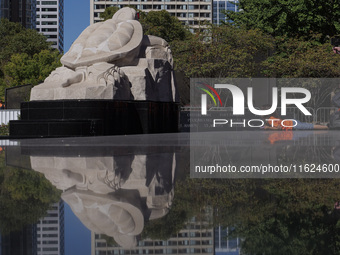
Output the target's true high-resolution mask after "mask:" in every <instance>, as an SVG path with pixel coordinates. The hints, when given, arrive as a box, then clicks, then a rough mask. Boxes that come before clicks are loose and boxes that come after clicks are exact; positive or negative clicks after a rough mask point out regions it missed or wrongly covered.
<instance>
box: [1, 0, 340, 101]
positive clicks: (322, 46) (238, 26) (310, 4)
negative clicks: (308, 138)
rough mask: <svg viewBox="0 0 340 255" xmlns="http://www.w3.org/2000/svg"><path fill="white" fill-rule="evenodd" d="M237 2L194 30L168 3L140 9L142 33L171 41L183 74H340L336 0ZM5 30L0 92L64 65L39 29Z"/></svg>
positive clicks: (106, 15) (111, 10) (10, 25)
mask: <svg viewBox="0 0 340 255" xmlns="http://www.w3.org/2000/svg"><path fill="white" fill-rule="evenodd" d="M239 9H240V11H239V12H232V11H227V12H226V13H225V14H226V17H227V18H228V19H230V20H232V21H233V22H232V23H231V22H227V23H224V24H222V25H219V26H217V25H212V24H207V23H203V24H201V29H200V31H199V32H197V33H195V34H192V33H190V32H189V29H188V27H187V26H184V25H182V24H181V22H180V21H179V20H178V19H177V18H176V17H174V16H171V15H170V14H169V13H168V12H166V11H165V10H163V11H150V12H148V13H147V14H146V13H144V12H142V11H138V12H139V16H140V22H141V24H142V26H143V29H144V32H145V34H149V35H156V36H160V37H162V38H164V39H165V40H167V41H168V42H169V43H170V44H171V46H172V51H173V54H174V62H175V69H176V71H178V72H180V73H181V75H183V76H184V77H186V78H193V77H291V78H293V77H328V78H332V77H339V76H340V68H339V66H340V65H339V64H340V56H339V55H335V54H333V53H332V50H331V45H330V43H329V40H330V38H331V37H333V36H335V35H337V34H340V8H339V3H338V1H335V0H331V1H327V3H323V2H320V1H317V0H306V1H300V0H266V1H262V0H240V1H239ZM117 10H118V8H117V7H109V8H107V9H106V10H105V12H104V13H102V14H101V17H102V18H103V19H104V20H105V19H109V18H111V17H112V15H113V14H114V13H115V12H116V11H117ZM0 36H1V38H2V39H1V41H0V88H1V89H0V98H2V97H3V92H4V88H6V87H11V86H17V85H23V84H28V83H30V84H33V85H35V84H38V83H40V82H42V81H43V80H44V79H45V78H46V76H47V75H48V74H49V73H50V72H51V71H52V70H53V69H55V68H56V67H58V66H60V62H59V59H60V57H61V55H60V54H59V53H58V52H57V51H56V50H53V49H52V48H51V47H50V44H49V43H47V42H46V39H45V37H43V36H42V35H41V34H39V33H38V32H36V31H34V30H27V29H24V28H22V27H21V26H20V25H19V24H15V23H11V22H9V21H7V20H4V19H3V20H1V21H0Z"/></svg>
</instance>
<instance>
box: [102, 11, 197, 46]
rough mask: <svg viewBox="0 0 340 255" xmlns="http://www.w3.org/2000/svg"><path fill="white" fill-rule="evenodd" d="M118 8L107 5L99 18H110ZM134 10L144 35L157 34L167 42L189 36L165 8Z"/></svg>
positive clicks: (185, 28)
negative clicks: (143, 10) (144, 10)
mask: <svg viewBox="0 0 340 255" xmlns="http://www.w3.org/2000/svg"><path fill="white" fill-rule="evenodd" d="M132 8H133V7H132ZM118 10H119V8H118V7H115V6H111V7H108V8H106V9H105V11H104V12H103V13H101V14H100V18H102V19H103V20H108V19H111V18H112V16H113V15H114V14H115V13H116V12H117V11H118ZM136 11H137V12H138V14H139V21H140V23H141V25H142V27H143V32H144V34H146V35H154V36H159V37H161V38H163V39H164V40H165V41H167V42H168V43H171V42H173V41H175V40H185V39H187V38H189V37H190V36H191V33H190V31H189V30H188V28H187V27H186V26H183V25H182V23H181V21H180V20H179V19H178V18H176V17H174V16H171V14H170V13H169V12H167V11H165V10H162V11H150V12H148V13H145V12H142V11H140V10H137V9H136Z"/></svg>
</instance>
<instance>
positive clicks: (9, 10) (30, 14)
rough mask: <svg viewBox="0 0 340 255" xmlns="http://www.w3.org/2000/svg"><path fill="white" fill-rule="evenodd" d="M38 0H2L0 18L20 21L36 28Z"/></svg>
mask: <svg viewBox="0 0 340 255" xmlns="http://www.w3.org/2000/svg"><path fill="white" fill-rule="evenodd" d="M35 6H36V0H0V18H6V19H8V20H10V21H12V22H19V23H21V24H22V25H23V26H24V27H26V28H31V29H34V28H35V20H36V16H35Z"/></svg>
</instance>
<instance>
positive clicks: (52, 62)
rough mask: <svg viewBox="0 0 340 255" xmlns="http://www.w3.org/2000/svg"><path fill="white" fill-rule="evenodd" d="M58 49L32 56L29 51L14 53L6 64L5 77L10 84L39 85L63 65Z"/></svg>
mask: <svg viewBox="0 0 340 255" xmlns="http://www.w3.org/2000/svg"><path fill="white" fill-rule="evenodd" d="M60 57H61V55H60V54H59V52H58V51H57V50H42V51H40V52H39V53H36V54H34V55H33V56H32V57H31V56H29V55H28V54H27V53H21V54H13V55H12V56H11V59H10V61H9V62H7V64H5V65H4V67H3V71H4V77H5V80H6V81H7V83H8V86H17V85H24V84H32V85H37V84H39V83H40V82H43V81H44V79H45V78H46V77H47V76H48V75H49V74H50V73H51V72H52V71H53V70H54V69H56V68H57V67H59V66H61V63H60Z"/></svg>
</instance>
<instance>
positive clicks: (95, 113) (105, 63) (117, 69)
mask: <svg viewBox="0 0 340 255" xmlns="http://www.w3.org/2000/svg"><path fill="white" fill-rule="evenodd" d="M136 17H137V15H136V11H135V10H134V9H132V8H128V7H125V8H122V9H120V10H119V11H117V12H116V13H115V14H114V15H113V17H112V19H109V20H106V21H105V22H99V23H95V24H93V25H90V26H89V27H88V28H86V29H85V30H84V31H83V32H82V33H81V34H80V36H79V37H78V38H77V40H76V41H75V42H74V43H73V44H72V46H71V48H70V50H69V51H68V52H67V53H66V54H65V55H64V56H63V57H62V58H61V63H62V65H63V66H62V67H59V68H57V69H56V70H54V71H53V72H52V73H51V74H50V75H49V76H48V77H47V78H46V79H45V81H44V83H42V84H40V85H37V86H35V87H34V88H33V89H32V91H31V96H30V102H24V103H22V106H21V122H20V121H16V122H14V121H13V122H12V123H11V124H12V127H11V130H10V133H11V135H12V136H24V137H26V136H27V137H36V136H42V137H53V136H86V135H115V134H134V133H159V132H176V131H177V129H178V113H179V110H178V107H179V104H178V102H179V96H178V94H177V91H176V84H175V78H174V71H173V59H172V54H171V50H170V47H169V45H168V43H167V42H166V41H165V40H163V39H162V38H159V37H156V36H150V35H144V34H143V29H142V26H141V24H140V22H139V21H138V20H137V19H136ZM122 117H124V118H122ZM76 122H77V123H76ZM36 124H39V125H40V126H41V127H42V126H46V127H45V128H41V129H42V130H43V131H41V132H40V133H39V132H38V131H37V130H35V129H34V128H33V127H34V125H36ZM23 125H25V127H23ZM58 127H59V129H60V130H61V129H63V130H67V129H70V130H72V132H66V131H63V132H61V131H57V130H56V128H58ZM24 129H25V130H26V131H25V130H24ZM31 129H32V131H30V130H31ZM47 129H48V131H46V130H47ZM77 129H78V131H76V130H77ZM80 130H82V131H80Z"/></svg>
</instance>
